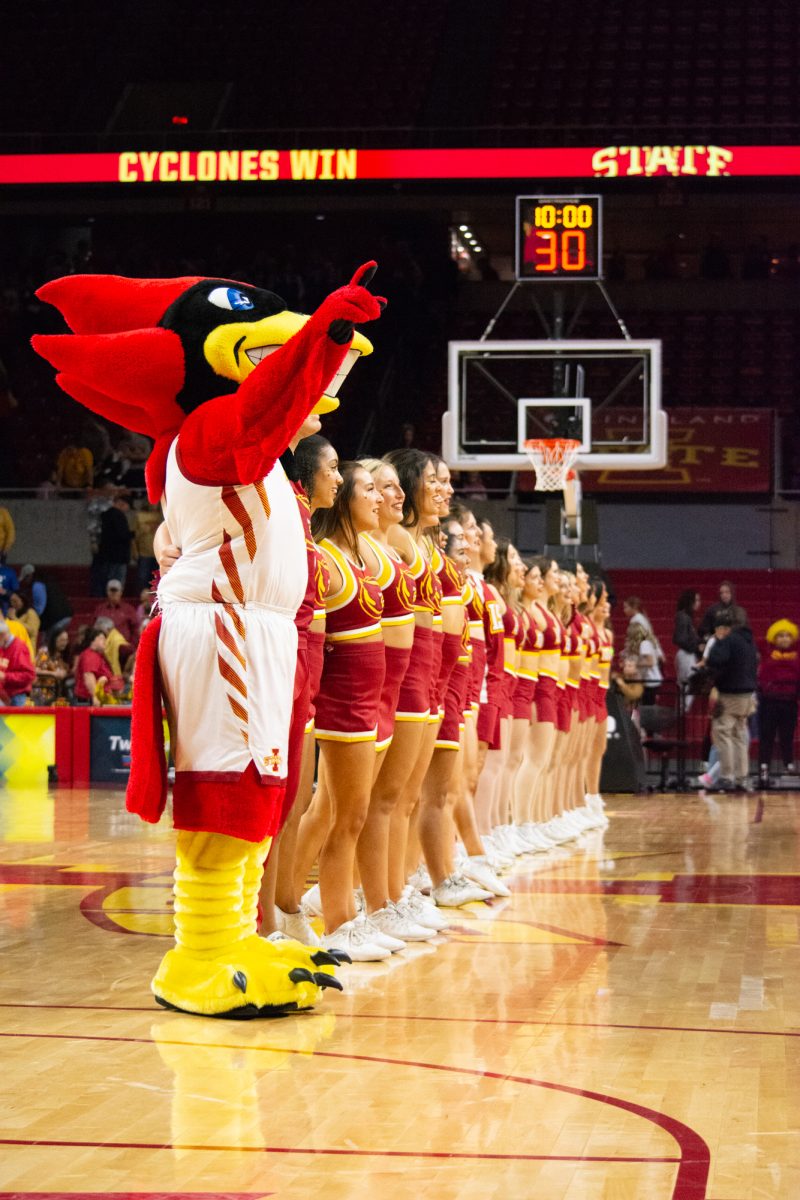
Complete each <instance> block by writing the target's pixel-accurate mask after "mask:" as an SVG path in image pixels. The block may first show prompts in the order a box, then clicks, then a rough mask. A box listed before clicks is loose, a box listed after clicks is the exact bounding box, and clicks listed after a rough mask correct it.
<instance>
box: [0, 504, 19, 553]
mask: <svg viewBox="0 0 800 1200" xmlns="http://www.w3.org/2000/svg"><path fill="white" fill-rule="evenodd" d="M16 538H17V531H16V529H15V527H14V518H13V517H12V516H11V513H10V512H9V511H8V509H7V508H3V507H0V563H4V562H5V561H6V559H7V558H8V552H9V550H10V549H11V547H12V546H13V545H14V542H15V541H16Z"/></svg>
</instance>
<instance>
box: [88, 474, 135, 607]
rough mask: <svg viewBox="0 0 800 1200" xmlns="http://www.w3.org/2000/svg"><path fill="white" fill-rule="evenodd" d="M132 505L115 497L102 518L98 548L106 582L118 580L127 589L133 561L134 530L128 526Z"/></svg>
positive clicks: (99, 562) (120, 497)
mask: <svg viewBox="0 0 800 1200" xmlns="http://www.w3.org/2000/svg"><path fill="white" fill-rule="evenodd" d="M130 507H131V506H130V504H129V503H128V501H127V500H126V499H125V497H124V496H115V497H114V499H113V501H112V502H111V504H110V505H109V507H108V508H107V509H106V510H105V512H104V513H103V515H102V516H101V518H100V543H99V545H98V547H97V564H98V568H99V570H100V571H101V572H105V579H106V581H108V580H110V579H118V580H119V582H120V586H121V588H122V589H123V590H124V588H125V577H126V575H127V574H128V564H129V562H130V561H131V542H132V541H133V530H132V529H131V527H130V525H129V524H128V515H127V514H128V512H129V511H130Z"/></svg>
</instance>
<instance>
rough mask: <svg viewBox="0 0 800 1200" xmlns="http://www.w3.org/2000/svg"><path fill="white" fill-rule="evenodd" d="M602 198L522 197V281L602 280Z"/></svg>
mask: <svg viewBox="0 0 800 1200" xmlns="http://www.w3.org/2000/svg"><path fill="white" fill-rule="evenodd" d="M602 213H603V207H602V199H601V197H600V196H517V279H522V280H533V281H537V280H548V279H558V280H562V279H601V278H602V274H603V271H602V266H603V259H602V249H603V230H602Z"/></svg>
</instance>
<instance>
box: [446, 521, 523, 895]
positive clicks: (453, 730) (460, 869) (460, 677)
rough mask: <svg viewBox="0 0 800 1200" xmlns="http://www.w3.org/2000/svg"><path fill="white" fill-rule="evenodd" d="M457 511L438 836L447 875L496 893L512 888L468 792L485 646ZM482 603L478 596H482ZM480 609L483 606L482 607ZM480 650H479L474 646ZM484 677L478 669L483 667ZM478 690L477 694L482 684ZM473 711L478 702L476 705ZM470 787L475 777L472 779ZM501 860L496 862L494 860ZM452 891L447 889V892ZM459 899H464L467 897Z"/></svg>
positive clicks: (469, 531) (468, 544) (449, 553)
mask: <svg viewBox="0 0 800 1200" xmlns="http://www.w3.org/2000/svg"><path fill="white" fill-rule="evenodd" d="M455 509H456V512H455V513H453V514H451V515H450V516H449V517H446V518H445V519H444V520H443V522H442V530H443V532H444V533H446V535H447V543H446V545H445V547H444V553H445V555H446V557H447V558H449V559H451V560H452V561H453V562H454V563H455V564H456V566H457V567H458V569H459V572H460V573H461V577H462V578H463V580H464V584H463V588H462V601H463V603H464V608H465V621H464V625H463V630H462V636H461V653H460V654H459V657H458V660H457V662H456V665H455V667H454V669H453V672H452V674H451V675H450V680H449V682H448V685H447V689H446V691H445V697H444V717H443V719H442V724H441V726H440V727H439V734H438V737H437V739H436V747H437V749H436V752H435V753H438V752H439V750H440V749H441V750H443V751H445V752H446V753H449V755H450V757H451V758H452V760H453V761H452V769H451V772H450V776H449V780H448V784H447V797H446V805H445V812H444V815H443V818H442V837H443V842H444V847H443V855H444V866H443V869H444V870H445V871H446V877H448V878H449V877H452V876H453V875H458V876H463V877H464V878H465V879H466V880H467V881H468V882H469V883H472V884H475V885H477V887H478V888H479V889H485V891H487V892H489V893H490V894H491V895H494V896H509V895H510V894H511V893H510V892H509V890H508V888H507V887H506V885H505V884H504V883H502V882H501V881H500V879H498V877H497V873H496V870H495V864H494V863H493V862H492V861H490V857H489V855H487V853H486V850H485V848H484V846H483V843H482V842H481V837H480V833H479V832H478V827H477V825H476V823H475V816H474V812H473V809H472V792H470V795H469V799H468V798H467V794H466V786H465V785H466V764H467V753H466V744H467V729H468V727H469V729H470V731H471V732H470V735H469V736H470V741H471V747H470V748H471V752H472V755H473V757H474V751H475V749H477V743H476V741H475V712H473V707H472V701H471V696H470V692H471V689H472V687H473V650H474V648H475V647H479V648H480V649H485V646H484V640H483V621H482V619H481V617H480V615H479V610H478V609H476V608H475V596H476V589H475V584H474V582H473V580H472V579H471V578H470V577H469V576H468V575H467V568H468V567H469V565H470V563H471V562H474V561H475V555H476V553H479V547H480V534H479V530H478V523H477V521H476V520H475V517H474V515H473V514H472V513H471V512H470V511H469V509H466V508H465V507H464V506H463V505H462V504H459V503H457V504H456V505H455ZM481 606H482V601H481ZM481 611H482V610H481ZM478 627H479V636H478V637H477V638H476V641H475V643H474V646H473V641H472V632H473V630H475V629H477V628H478ZM478 653H480V651H478ZM483 661H484V660H483V659H481V662H483ZM481 680H482V671H481ZM476 695H480V683H479V684H478V686H477V692H476ZM475 710H476V711H477V703H476V705H475ZM472 787H473V788H474V780H473V782H472ZM454 824H455V826H456V828H457V829H458V833H459V835H460V838H461V843H462V846H463V854H461V856H460V857H459V859H458V862H457V863H456V859H455V841H454V832H455V830H454ZM497 865H499V864H497ZM453 895H454V892H453V890H452V888H451V889H450V897H451V898H452V896H453ZM463 903H467V901H466V900H464V901H463Z"/></svg>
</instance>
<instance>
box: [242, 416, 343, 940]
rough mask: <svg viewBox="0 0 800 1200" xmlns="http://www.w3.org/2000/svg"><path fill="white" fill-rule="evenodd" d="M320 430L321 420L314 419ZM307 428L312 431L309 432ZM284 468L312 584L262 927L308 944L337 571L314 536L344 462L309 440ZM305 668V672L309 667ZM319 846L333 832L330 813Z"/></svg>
mask: <svg viewBox="0 0 800 1200" xmlns="http://www.w3.org/2000/svg"><path fill="white" fill-rule="evenodd" d="M315 420H316V422H317V427H318V426H319V418H315ZM304 428H305V427H304ZM291 449H292V450H293V451H294V453H293V456H292V457H291V460H290V461H288V462H287V463H286V464H285V469H286V471H287V474H288V475H289V477H290V480H291V482H292V487H293V488H294V490H295V493H296V495H297V501H298V505H299V506H300V515H301V518H302V519H303V527H304V529H305V534H306V550H307V554H308V571H309V584H308V588H307V589H306V595H305V598H304V600H303V603H302V605H301V606H300V609H299V610H298V613H297V617H296V618H295V624H296V625H297V630H298V677H299V678H298V679H296V681H295V700H294V707H293V710H292V726H291V730H290V735H289V770H288V782H287V789H286V796H287V804H286V808H287V810H288V815H287V818H286V824H285V826H284V828H283V831H282V833H281V834H280V838H279V839H278V840H277V841H276V842H274V843H273V846H272V848H271V850H270V854H269V858H268V859H267V866H266V870H265V872H264V881H263V883H262V886H261V907H262V911H263V918H262V929H264V930H265V931H266V932H271V931H274V930H277V931H279V932H281V933H284V934H286V935H287V936H288V937H292V938H294V939H295V940H296V941H300V942H303V943H305V945H318V944H319V938H318V937H317V935H316V933H315V932H314V930H313V929H312V928H311V925H310V924H309V922H308V920H307V919H306V916H305V914H304V913H303V912H302V911H301V908H300V897H301V895H302V890H303V885H304V883H305V880H304V879H303V880H302V881H301V882H300V883H298V882H297V879H296V869H295V854H296V848H297V835H298V830H299V827H300V819H301V817H302V816H303V814H304V813H305V812H306V811H307V809H308V807H309V805H310V803H311V798H312V793H313V784H314V757H315V755H314V699H315V697H316V694H317V691H318V690H319V681H320V676H321V674H322V657H323V647H324V645H325V593H326V591H327V588H328V582H329V578H330V573H329V571H328V566H327V561H326V559H325V556H324V554H323V552H322V551H321V550H320V549H319V547H318V546H317V545H316V543H315V542H314V540H313V538H312V536H311V515H312V513H314V512H317V511H318V510H319V509H324V508H331V507H332V505H333V502H334V500H335V499H336V493H337V491H338V489H339V485H340V484H341V482H342V477H341V475H340V474H339V458H338V455H337V453H336V451H335V450H334V448H333V446H332V445H331V444H330V442H329V441H328V440H327V439H326V438H324V437H320V436H305V435H304V436H303V439H302V441H300V442H299V444H298V445H296V446H292V447H291ZM304 665H305V670H304V669H303V666H304ZM323 820H324V825H323V828H322V830H321V832H320V835H319V836H320V844H321V841H322V838H323V837H324V833H325V828H326V827H327V814H323Z"/></svg>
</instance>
